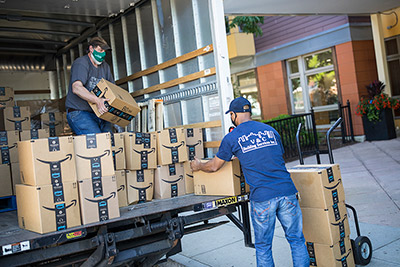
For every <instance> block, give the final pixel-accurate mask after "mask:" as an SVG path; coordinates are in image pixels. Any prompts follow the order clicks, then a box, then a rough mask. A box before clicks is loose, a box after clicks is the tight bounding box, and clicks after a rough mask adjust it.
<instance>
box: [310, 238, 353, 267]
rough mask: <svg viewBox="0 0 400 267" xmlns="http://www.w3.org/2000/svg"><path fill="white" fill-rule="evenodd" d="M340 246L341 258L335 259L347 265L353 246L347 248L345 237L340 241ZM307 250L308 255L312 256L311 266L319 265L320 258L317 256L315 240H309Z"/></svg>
mask: <svg viewBox="0 0 400 267" xmlns="http://www.w3.org/2000/svg"><path fill="white" fill-rule="evenodd" d="M339 247H340V255H341V256H342V257H341V258H339V259H335V260H336V261H338V262H341V263H342V267H347V257H348V256H349V255H350V253H351V248H347V250H346V245H345V241H344V239H342V240H340V241H339ZM307 251H308V256H309V257H310V266H318V259H317V257H316V253H315V249H314V243H313V242H307ZM346 252H347V253H346Z"/></svg>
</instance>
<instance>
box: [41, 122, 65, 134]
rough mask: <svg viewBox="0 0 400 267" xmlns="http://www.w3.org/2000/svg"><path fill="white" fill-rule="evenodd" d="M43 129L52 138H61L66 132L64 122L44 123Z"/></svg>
mask: <svg viewBox="0 0 400 267" xmlns="http://www.w3.org/2000/svg"><path fill="white" fill-rule="evenodd" d="M42 128H43V129H47V130H48V131H49V135H50V136H51V137H55V136H60V135H61V134H62V133H63V132H64V126H63V122H62V121H56V122H42Z"/></svg>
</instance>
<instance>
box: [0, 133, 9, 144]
mask: <svg viewBox="0 0 400 267" xmlns="http://www.w3.org/2000/svg"><path fill="white" fill-rule="evenodd" d="M0 146H8V134H7V131H4V132H0Z"/></svg>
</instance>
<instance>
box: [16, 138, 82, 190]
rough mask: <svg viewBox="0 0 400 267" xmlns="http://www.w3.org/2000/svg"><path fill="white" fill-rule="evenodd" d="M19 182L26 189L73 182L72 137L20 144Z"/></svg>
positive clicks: (74, 169) (74, 179)
mask: <svg viewBox="0 0 400 267" xmlns="http://www.w3.org/2000/svg"><path fill="white" fill-rule="evenodd" d="M18 154H19V163H20V164H19V167H20V172H21V181H22V183H24V184H27V185H47V184H55V183H66V182H75V181H76V167H75V152H74V145H73V138H72V136H66V137H49V138H47V139H36V140H27V141H22V142H19V145H18Z"/></svg>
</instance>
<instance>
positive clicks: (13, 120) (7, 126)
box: [0, 106, 31, 131]
mask: <svg viewBox="0 0 400 267" xmlns="http://www.w3.org/2000/svg"><path fill="white" fill-rule="evenodd" d="M30 116H31V112H30V108H29V107H19V106H13V107H6V108H4V109H1V110H0V131H15V130H18V131H22V130H29V129H30V128H31V119H30Z"/></svg>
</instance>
